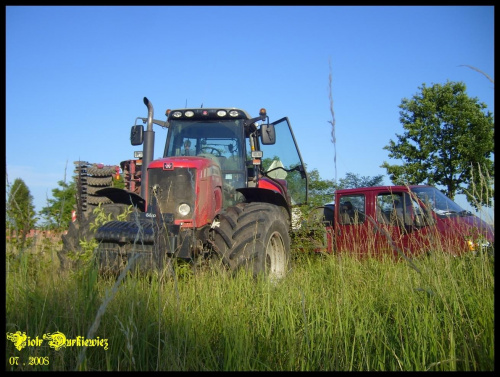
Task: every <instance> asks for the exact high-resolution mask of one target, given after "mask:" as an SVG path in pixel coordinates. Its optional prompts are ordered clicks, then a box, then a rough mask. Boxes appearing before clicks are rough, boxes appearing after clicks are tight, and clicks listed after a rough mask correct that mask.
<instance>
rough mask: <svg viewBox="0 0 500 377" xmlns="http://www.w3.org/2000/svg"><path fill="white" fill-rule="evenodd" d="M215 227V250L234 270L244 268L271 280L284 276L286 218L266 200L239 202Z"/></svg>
mask: <svg viewBox="0 0 500 377" xmlns="http://www.w3.org/2000/svg"><path fill="white" fill-rule="evenodd" d="M219 220H220V224H219V226H218V227H215V228H214V243H215V246H216V252H217V253H218V254H219V257H220V258H221V259H222V261H223V263H224V264H225V265H226V266H228V267H229V268H230V269H231V270H232V271H233V272H236V271H239V270H242V269H243V270H246V271H249V272H251V273H252V274H253V276H254V277H257V276H258V275H261V274H263V275H265V276H267V277H269V278H270V279H273V280H277V279H281V278H283V277H284V276H285V275H286V273H287V272H288V268H289V263H290V235H289V233H288V225H287V224H288V221H287V219H286V218H285V216H284V215H283V212H282V211H281V209H280V207H278V206H275V205H273V204H269V203H238V204H237V205H235V206H234V207H229V208H228V209H227V210H226V211H225V212H223V213H222V214H221V215H220V217H219Z"/></svg>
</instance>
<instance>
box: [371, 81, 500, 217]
mask: <svg viewBox="0 0 500 377" xmlns="http://www.w3.org/2000/svg"><path fill="white" fill-rule="evenodd" d="M419 89H420V92H419V93H417V94H415V95H414V96H413V98H412V99H407V98H403V100H402V101H401V104H400V105H399V108H400V109H401V111H400V122H401V124H402V125H403V128H404V130H405V132H404V133H403V134H402V135H399V134H396V136H397V142H395V141H393V140H390V141H389V144H388V145H387V146H385V147H384V149H386V150H388V151H389V157H390V158H392V159H399V160H403V165H391V164H389V163H388V162H386V161H384V163H383V164H382V165H381V167H383V168H386V169H387V173H388V175H389V177H390V179H391V181H392V182H393V183H394V184H429V185H436V186H438V187H439V186H442V187H445V189H444V190H442V191H443V193H445V194H446V195H447V196H448V197H449V198H450V199H452V200H453V199H454V197H455V195H456V194H466V196H467V200H468V201H469V203H470V204H471V205H472V206H474V207H476V208H477V205H478V202H477V201H479V203H480V204H483V205H491V201H492V198H493V195H492V194H491V193H492V192H493V191H492V190H493V187H492V182H493V177H494V162H493V159H492V157H493V153H494V121H493V114H492V113H491V112H489V111H487V110H486V105H485V104H484V103H480V102H479V100H478V99H477V98H470V97H469V96H468V95H467V93H466V86H465V84H464V83H462V82H447V83H446V84H445V85H440V84H434V85H432V86H430V87H427V86H426V85H425V84H423V85H422V87H419ZM468 193H475V195H474V196H475V198H473V197H471V195H467V194H468ZM488 193H490V194H488Z"/></svg>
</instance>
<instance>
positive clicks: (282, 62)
mask: <svg viewBox="0 0 500 377" xmlns="http://www.w3.org/2000/svg"><path fill="white" fill-rule="evenodd" d="M493 36H494V7H493V6H327V7H321V6H311V7H307V6H283V7H280V6H270V7H267V6H161V7H152V6H147V7H139V6H133V7H103V6H98V7H91V6H84V7H80V6H40V7H35V6H8V7H6V169H7V179H8V182H9V183H12V182H13V181H14V180H15V179H16V178H22V179H23V180H24V181H25V183H26V184H27V185H28V187H29V189H30V191H31V194H32V195H33V197H34V204H35V207H36V208H35V209H36V210H37V211H39V210H40V209H41V208H42V207H44V206H45V205H46V204H47V201H46V200H47V197H49V198H50V197H52V189H54V188H57V187H58V185H57V182H58V181H60V180H64V179H65V173H66V180H69V179H71V176H72V175H73V169H74V164H73V161H77V160H84V161H89V162H102V163H104V164H107V165H117V164H119V162H120V161H122V160H127V159H131V158H133V152H134V150H137V149H138V148H136V147H133V146H131V145H130V140H129V134H130V127H131V126H132V125H133V124H134V120H135V118H136V117H146V116H147V109H146V106H145V105H144V103H143V100H142V99H143V97H145V96H146V97H148V98H149V100H150V101H151V102H152V103H153V106H154V109H155V118H156V119H161V120H164V119H165V116H164V113H165V110H166V109H167V108H180V107H185V105H186V104H187V106H188V107H189V106H193V107H199V106H200V105H201V104H203V107H225V106H227V107H238V108H242V109H245V110H246V111H247V112H249V113H250V115H252V116H257V115H258V111H259V109H260V108H261V107H265V108H266V109H267V113H268V115H269V118H270V120H271V121H273V120H277V119H279V118H282V117H284V116H287V117H288V118H289V119H290V122H291V124H292V127H293V130H294V133H295V138H296V139H297V142H298V144H299V148H300V151H301V154H302V157H303V159H304V161H305V163H306V164H307V167H308V170H312V169H317V170H318V171H319V173H320V176H321V177H322V178H323V179H334V178H335V165H334V151H335V149H334V145H333V144H332V142H331V125H330V123H329V121H330V120H331V119H332V118H331V114H330V101H329V97H328V96H329V92H330V89H329V84H328V77H329V74H330V72H331V74H332V88H331V93H332V97H333V108H334V112H335V123H336V130H335V136H336V140H337V143H336V154H337V164H336V165H337V179H340V178H344V177H345V175H346V173H348V172H352V173H355V174H359V175H360V176H375V175H379V174H383V175H384V176H385V182H384V183H386V184H390V181H389V178H388V176H387V174H386V171H385V169H382V168H380V165H381V164H382V163H383V162H384V161H389V162H390V163H397V161H393V160H389V158H388V151H386V150H384V149H383V147H384V146H385V145H387V144H388V143H389V141H390V140H391V139H392V140H396V134H397V133H398V134H401V133H403V128H402V126H401V124H400V122H399V110H400V109H399V108H398V105H399V104H400V103H401V100H402V99H403V98H411V97H412V96H413V95H415V94H417V93H418V92H419V87H421V86H422V84H424V83H425V84H426V85H427V86H429V85H432V84H445V83H446V82H447V81H448V80H449V81H455V82H456V81H461V82H464V83H465V85H466V87H467V94H468V95H469V97H477V98H478V99H479V100H480V102H484V103H485V104H486V105H487V106H488V110H489V111H491V112H493V113H494V110H495V108H494V84H493V83H491V82H490V81H489V80H488V79H487V78H486V77H485V76H484V75H482V74H481V73H478V72H477V71H474V70H473V69H470V68H467V67H464V66H461V65H469V66H473V67H476V68H478V69H480V70H481V71H483V72H485V73H486V74H488V75H489V76H490V77H491V78H493V79H494V37H493ZM330 64H331V71H330ZM155 131H156V143H155V144H156V151H155V158H156V157H160V156H161V153H162V152H163V144H164V140H165V136H166V132H165V131H164V130H162V129H161V128H157V129H155ZM456 201H457V202H458V203H459V204H461V205H462V206H463V207H464V208H468V207H466V205H465V201H463V200H460V198H457V200H456Z"/></svg>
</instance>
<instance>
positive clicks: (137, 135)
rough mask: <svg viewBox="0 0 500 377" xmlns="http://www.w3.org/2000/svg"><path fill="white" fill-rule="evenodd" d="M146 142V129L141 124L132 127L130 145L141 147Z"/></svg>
mask: <svg viewBox="0 0 500 377" xmlns="http://www.w3.org/2000/svg"><path fill="white" fill-rule="evenodd" d="M143 141H144V127H143V126H142V125H141V124H136V125H135V126H132V129H131V130H130V143H131V144H132V145H141V144H142V142H143Z"/></svg>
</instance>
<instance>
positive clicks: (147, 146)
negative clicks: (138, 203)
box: [141, 97, 155, 199]
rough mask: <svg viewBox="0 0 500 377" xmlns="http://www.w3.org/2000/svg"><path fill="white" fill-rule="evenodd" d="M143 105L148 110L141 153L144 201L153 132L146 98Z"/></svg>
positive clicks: (151, 106)
mask: <svg viewBox="0 0 500 377" xmlns="http://www.w3.org/2000/svg"><path fill="white" fill-rule="evenodd" d="M144 104H145V105H146V106H147V108H148V123H147V129H146V131H145V132H144V147H143V152H142V154H143V156H142V174H141V196H142V198H144V199H146V194H147V192H148V188H147V185H146V180H147V172H148V165H149V164H150V162H151V161H153V154H154V148H155V132H154V131H153V114H154V110H153V104H152V103H151V102H150V101H149V100H148V99H147V98H146V97H144Z"/></svg>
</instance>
